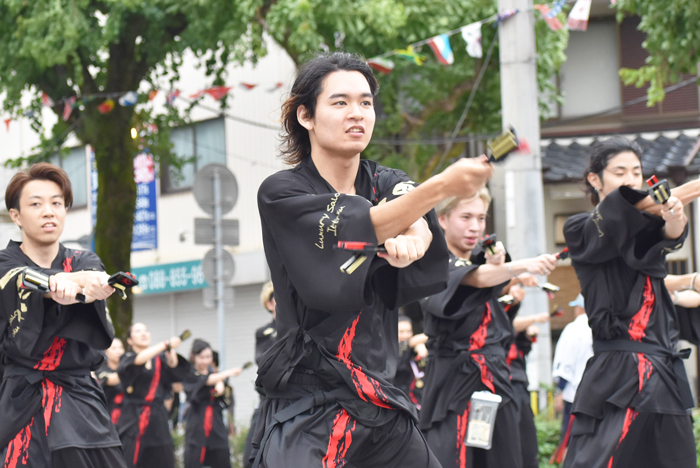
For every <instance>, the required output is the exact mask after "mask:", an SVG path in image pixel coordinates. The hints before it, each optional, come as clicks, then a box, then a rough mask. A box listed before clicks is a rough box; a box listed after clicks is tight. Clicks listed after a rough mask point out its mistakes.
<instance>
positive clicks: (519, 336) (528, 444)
mask: <svg viewBox="0 0 700 468" xmlns="http://www.w3.org/2000/svg"><path fill="white" fill-rule="evenodd" d="M503 308H504V310H505V311H506V313H507V314H508V318H509V320H510V323H511V327H512V324H513V320H514V319H515V317H516V316H517V315H518V310H519V309H520V304H507V305H505V306H504V307H503ZM532 343H533V338H531V337H529V336H528V335H527V332H525V331H521V332H519V333H516V332H515V330H513V334H512V341H511V343H510V346H509V347H508V354H507V355H506V363H507V364H508V368H509V369H510V382H511V385H513V392H514V394H515V399H516V401H517V402H518V406H519V409H520V413H519V416H518V419H519V424H518V427H519V430H520V448H521V450H522V458H523V468H538V467H539V466H540V462H539V455H538V445H537V428H536V427H535V415H534V414H533V412H532V406H531V403H530V391H529V390H528V387H529V386H530V382H529V380H528V378H527V362H526V361H525V357H526V356H527V355H528V354H530V351H531V350H532Z"/></svg>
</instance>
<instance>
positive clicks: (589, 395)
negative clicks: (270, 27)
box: [0, 53, 700, 468]
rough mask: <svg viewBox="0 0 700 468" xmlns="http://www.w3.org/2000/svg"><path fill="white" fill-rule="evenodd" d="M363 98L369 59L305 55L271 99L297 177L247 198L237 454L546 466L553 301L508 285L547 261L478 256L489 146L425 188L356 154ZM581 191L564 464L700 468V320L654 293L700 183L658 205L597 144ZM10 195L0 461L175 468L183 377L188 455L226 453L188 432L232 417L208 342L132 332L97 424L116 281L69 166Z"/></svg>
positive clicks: (17, 186)
mask: <svg viewBox="0 0 700 468" xmlns="http://www.w3.org/2000/svg"><path fill="white" fill-rule="evenodd" d="M377 92H378V83H377V80H376V79H375V77H374V75H373V74H372V71H371V70H370V68H369V67H368V65H367V64H366V63H365V62H364V61H363V60H361V59H359V58H358V57H356V56H353V55H351V54H347V53H332V54H323V55H319V56H317V57H315V58H313V59H312V60H310V61H309V62H307V63H306V64H305V65H303V66H302V67H301V68H300V70H299V73H298V76H297V78H296V80H295V82H294V85H293V87H292V89H291V93H290V97H289V99H288V100H287V101H286V102H285V103H284V105H283V107H282V125H283V132H284V133H283V142H282V155H283V158H284V160H285V161H286V162H287V163H289V164H290V165H292V166H293V168H291V169H289V170H285V171H280V172H278V173H276V174H274V175H272V176H270V177H269V178H267V179H266V180H265V181H264V182H263V184H262V185H261V187H260V189H259V192H258V206H259V211H260V218H261V222H262V233H263V242H264V247H265V254H266V257H267V262H268V265H269V268H270V273H271V278H272V283H273V284H274V293H271V294H270V295H269V296H268V301H269V302H270V304H271V305H272V306H273V310H274V312H275V317H274V326H272V327H266V328H264V329H261V330H259V332H258V333H257V335H259V336H258V337H259V338H260V339H261V340H262V341H264V342H265V343H267V344H268V345H269V346H265V348H267V349H266V350H265V351H264V352H261V353H260V356H259V368H258V377H257V380H256V388H257V390H258V391H259V392H260V394H261V396H262V397H263V398H262V399H261V403H260V406H259V409H258V411H257V412H256V416H255V419H254V424H253V425H252V427H251V431H250V434H249V448H248V451H247V452H249V453H247V454H246V459H247V463H248V464H249V465H251V466H253V467H255V468H258V467H267V468H279V467H323V468H336V467H337V468H340V467H348V468H349V467H362V468H372V467H377V468H379V467H382V468H384V467H416V468H418V467H420V468H423V467H425V468H437V467H441V466H442V467H445V468H447V467H450V468H451V467H457V468H463V467H489V468H492V467H504V466H509V467H516V468H519V467H528V468H529V467H530V466H537V464H535V463H536V457H537V451H536V443H535V444H534V445H533V440H534V441H535V442H536V439H533V437H534V424H533V420H532V413H531V410H530V407H529V397H528V394H527V376H526V374H525V372H524V355H525V354H526V353H527V351H528V349H529V345H530V341H531V337H532V333H531V330H532V325H533V323H534V322H538V321H546V320H547V318H548V314H541V315H537V316H533V317H529V316H528V317H518V316H517V307H518V303H519V301H520V300H522V298H523V296H524V290H523V287H528V286H536V285H537V284H538V282H539V281H541V279H542V277H544V276H546V275H548V274H550V273H551V272H552V271H553V270H554V269H555V268H556V267H557V263H558V258H557V257H556V256H555V255H549V254H544V255H540V256H538V257H535V258H530V259H511V258H510V256H509V255H508V253H507V252H506V250H505V248H504V246H502V245H497V246H496V247H495V248H494V249H493V250H484V249H482V248H481V247H480V246H479V243H478V240H479V238H480V237H481V236H482V235H483V234H484V229H485V219H486V216H487V211H488V208H489V204H490V202H491V198H490V196H489V193H488V191H487V190H486V189H485V185H486V183H487V182H488V180H489V178H490V176H491V174H492V170H493V168H492V166H491V164H490V163H489V161H488V160H487V158H486V157H481V158H474V159H461V160H459V161H457V162H455V163H454V164H452V165H451V166H450V167H448V168H447V169H445V170H444V171H443V172H442V173H440V174H438V175H436V176H434V177H431V178H430V179H428V180H426V181H425V182H424V183H422V184H420V185H419V184H416V183H414V182H413V181H411V180H410V179H409V178H408V177H407V176H406V174H404V173H403V172H401V171H398V170H394V169H390V168H387V167H383V166H380V165H379V164H376V163H374V162H372V161H369V160H366V159H362V158H361V153H362V151H363V150H364V149H365V148H366V147H367V145H368V144H369V142H370V139H371V136H372V131H373V128H374V124H375V110H374V100H375V98H376V95H377ZM514 157H517V156H514ZM586 183H587V186H588V187H589V189H590V194H591V199H592V201H593V204H594V206H595V208H594V210H593V212H592V213H585V214H581V215H577V216H574V217H572V218H570V219H569V221H567V223H566V225H565V228H564V233H565V237H566V242H567V246H568V248H569V253H570V256H571V259H572V264H573V266H574V268H575V270H576V273H577V275H578V278H579V281H580V283H581V288H582V294H583V296H584V297H585V302H586V309H587V313H588V317H589V323H590V326H591V329H592V334H593V339H594V350H595V355H594V357H592V358H591V359H590V361H589V362H588V365H587V368H586V371H585V372H584V375H583V378H582V381H581V383H580V386H579V389H578V392H577V396H576V399H575V401H574V404H573V408H572V417H571V418H570V424H569V431H568V432H569V434H568V439H569V440H568V441H567V447H568V453H567V455H566V458H565V461H564V466H565V467H567V468H572V467H586V468H591V467H593V468H596V467H600V468H607V467H611V468H618V467H628V466H654V467H682V468H685V467H687V468H690V467H691V466H692V467H695V466H696V460H695V441H694V438H693V431H692V421H691V415H690V413H689V409H690V408H692V407H693V406H694V401H693V400H692V397H691V393H690V387H689V384H688V381H687V377H686V376H685V372H684V370H683V365H682V361H681V359H682V358H683V357H684V356H685V353H684V352H676V349H675V348H676V344H677V342H678V340H679V339H680V338H683V339H688V340H690V341H693V342H698V341H699V340H698V338H699V337H700V328H699V324H698V318H697V311H696V310H695V309H694V308H692V307H676V304H674V301H676V302H678V304H677V305H684V304H685V305H686V306H688V303H686V302H682V301H681V300H683V301H685V299H683V297H681V296H682V294H681V293H678V294H675V293H674V296H673V297H672V296H671V294H670V293H669V290H668V288H667V284H666V283H667V282H668V281H667V282H665V281H664V278H665V277H666V270H665V267H664V261H665V256H666V254H667V253H670V252H673V251H674V250H676V249H679V248H680V247H681V246H682V244H683V242H684V240H685V237H686V236H687V233H688V226H687V219H686V217H685V214H684V210H683V206H684V205H687V204H688V203H689V202H690V201H692V200H693V199H695V198H697V197H698V196H700V181H693V182H689V183H687V184H685V185H683V186H681V187H678V188H676V189H674V190H673V192H672V193H671V194H668V195H670V196H668V197H666V199H664V200H662V202H663V203H655V201H654V200H653V199H652V198H651V197H649V196H648V193H647V192H646V191H643V190H642V184H643V179H642V167H641V150H640V149H639V148H638V147H637V146H636V145H635V144H634V143H631V142H629V141H627V140H625V139H622V138H611V139H609V140H607V141H603V142H600V143H598V144H597V145H595V146H594V148H593V150H592V154H591V155H590V161H589V166H588V170H587V172H586ZM5 201H6V204H7V207H8V210H9V212H10V216H11V217H12V219H13V221H14V222H15V223H16V224H17V225H18V226H19V227H20V228H21V230H22V242H21V243H15V242H11V243H10V244H9V245H8V247H7V248H6V249H5V250H3V251H2V252H0V270H1V271H0V294H1V295H2V304H3V307H2V314H3V318H2V322H0V323H1V324H0V346H1V348H0V349H1V350H2V354H3V362H4V364H5V375H4V379H3V382H2V386H1V387H0V415H2V417H3V421H7V423H5V424H2V425H0V447H3V450H4V453H3V456H4V460H5V467H7V468H16V467H24V466H31V467H38V466H42V467H43V466H54V467H63V466H71V467H74V466H75V467H98V466H99V467H124V466H149V467H150V466H152V467H160V466H169V464H170V463H171V462H172V458H171V457H172V445H171V444H172V442H171V441H170V439H169V434H167V437H168V441H167V442H165V435H164V433H163V432H162V431H164V430H166V429H167V421H166V419H167V411H166V409H165V407H164V404H163V400H164V398H165V396H166V391H168V392H169V387H170V384H171V383H172V382H174V381H181V382H184V383H185V390H186V391H187V392H188V398H189V399H190V401H191V402H192V407H191V411H192V414H190V417H191V418H192V420H191V421H194V423H193V427H195V426H196V425H197V424H201V425H202V427H203V428H204V429H205V431H198V430H195V429H193V431H194V432H197V435H196V436H194V435H193V436H192V439H191V440H192V441H193V442H192V443H191V444H190V443H188V447H187V450H186V455H185V458H186V460H193V461H194V463H197V462H198V463H200V465H195V464H193V465H188V466H201V465H203V466H217V465H215V463H216V461H215V460H218V459H219V458H220V457H223V456H224V455H223V452H222V450H224V449H223V439H219V438H216V443H212V444H208V443H206V441H205V442H204V444H203V443H202V440H203V439H202V433H207V432H206V431H207V430H209V431H210V432H209V433H210V434H211V433H214V432H216V431H217V430H218V431H221V430H225V427H223V423H221V424H219V422H214V421H212V420H211V419H210V417H211V415H212V414H220V411H219V409H218V408H219V407H217V406H215V401H216V399H217V398H219V397H220V396H221V382H222V381H223V380H224V379H225V378H226V377H227V376H230V375H235V372H240V369H236V370H231V371H224V372H221V373H218V372H212V369H211V364H210V363H211V348H210V347H208V345H202V347H201V351H198V352H197V355H196V356H195V355H193V357H192V363H190V364H188V363H187V362H185V360H184V359H182V358H181V357H179V356H178V355H177V354H176V352H175V350H176V348H177V347H178V346H179V345H180V339H179V338H178V337H173V338H171V339H170V340H168V341H166V342H163V343H158V344H155V345H153V344H152V343H151V342H150V335H149V333H148V330H147V329H146V327H145V326H144V325H143V324H134V325H133V326H132V327H131V329H130V330H129V336H128V340H127V344H128V345H129V346H130V348H131V350H130V351H129V352H127V353H125V354H124V355H123V356H122V357H121V358H120V359H119V362H118V364H117V366H116V374H117V377H118V379H119V383H120V385H121V388H119V389H116V390H115V391H116V392H117V393H118V394H120V395H122V398H121V399H120V402H121V403H120V406H119V408H111V414H110V410H109V409H108V407H107V405H106V404H105V400H104V393H103V391H102V390H101V388H100V386H99V384H98V383H97V382H96V381H95V379H94V378H92V377H91V375H90V371H91V370H95V369H97V368H98V367H99V366H100V365H102V363H103V360H104V357H103V353H102V351H101V350H104V349H107V348H109V347H110V346H111V345H112V340H113V338H114V328H113V326H112V323H111V319H110V317H109V313H108V311H107V309H106V307H105V301H104V300H105V299H106V298H107V297H108V296H109V295H110V294H112V293H113V292H114V290H113V289H112V287H111V286H109V285H108V284H106V277H107V275H106V273H104V268H103V267H102V264H101V262H100V260H99V258H97V257H96V256H95V254H93V253H91V252H82V251H73V250H70V249H67V248H65V247H63V246H62V245H61V244H60V243H59V242H58V238H59V236H60V234H61V232H62V229H63V224H64V221H65V213H66V210H67V208H68V207H70V204H71V193H70V183H69V182H68V179H67V176H66V175H65V173H64V172H62V171H61V170H60V169H59V168H56V167H54V166H50V165H48V164H37V165H34V166H32V167H30V168H29V170H28V171H23V172H20V173H18V174H17V175H16V176H15V177H14V178H13V179H12V181H11V182H10V184H9V186H8V188H7V191H6V198H5ZM28 267H29V268H32V269H34V270H38V271H40V272H43V273H45V274H46V275H49V277H50V281H49V291H48V292H46V293H40V292H36V291H31V290H27V289H26V288H24V287H23V283H22V275H23V273H24V272H25V271H26V269H27V268H28ZM696 279H697V275H695V276H692V277H691V278H690V280H689V285H690V286H691V287H692V289H695V281H696ZM686 280H687V278H677V279H676V280H675V281H676V282H677V283H678V284H681V283H682V282H683V281H686ZM677 289H681V287H678V288H677ZM80 294H82V295H83V296H84V297H82V298H81V299H83V300H82V301H79V300H78V298H79V295H80ZM273 300H274V302H273ZM415 302H418V303H419V304H420V307H421V310H422V313H423V326H424V332H425V336H426V338H425V339H423V340H422V343H416V342H414V343H412V346H411V348H412V349H413V350H414V352H415V353H416V354H415V356H414V357H413V358H411V359H410V361H412V362H414V363H418V362H419V361H420V366H416V369H415V370H413V368H412V372H414V377H417V378H414V379H413V380H412V381H411V379H410V378H409V379H408V380H409V384H408V389H406V388H405V380H406V379H404V383H403V384H402V383H401V382H400V381H397V380H395V379H396V378H397V369H398V368H399V345H398V340H397V336H398V332H399V323H400V322H399V312H398V311H399V308H400V307H402V306H404V305H407V304H409V303H415ZM698 305H700V304H698ZM695 307H697V305H696V306H695ZM401 322H405V320H404V319H402V320H401ZM404 326H405V325H404ZM518 332H520V333H518ZM267 338H270V339H269V340H267ZM197 349H200V348H197ZM194 351H196V349H195V348H194V346H193V352H194ZM202 354H204V355H202ZM426 356H427V358H426ZM424 359H425V360H424ZM192 364H193V365H194V367H195V371H192V370H191V369H189V368H190V366H191V365H192ZM409 364H410V363H409ZM108 367H109V370H104V367H103V371H102V372H100V371H99V370H98V377H100V378H101V379H104V381H105V382H107V383H108V381H109V379H110V378H112V375H113V374H114V372H115V369H114V361H112V364H111V366H110V365H109V363H108ZM187 372H190V374H191V375H189V376H188V375H184V374H185V373H187ZM418 376H420V377H419V378H418ZM399 377H400V376H399ZM418 381H420V384H419V383H418ZM411 384H413V388H411ZM399 386H402V387H403V388H399ZM406 390H408V391H406ZM115 401H116V399H115ZM417 402H419V404H420V412H418V410H417V406H416V403H417ZM195 414H196V415H195ZM115 420H116V426H115V423H114V422H113V421H115ZM207 421H208V422H207ZM164 422H165V424H164ZM207 428H208V429H207ZM216 428H218V429H216ZM187 431H188V432H189V431H190V426H189V422H188V428H187ZM219 442H220V443H221V445H219ZM533 447H534V448H533ZM533 450H534V451H533ZM166 463H167V464H166ZM187 463H191V462H187Z"/></svg>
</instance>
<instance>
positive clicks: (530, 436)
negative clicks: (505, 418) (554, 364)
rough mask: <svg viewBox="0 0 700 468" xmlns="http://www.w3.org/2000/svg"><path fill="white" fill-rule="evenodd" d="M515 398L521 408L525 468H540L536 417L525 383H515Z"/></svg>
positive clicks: (521, 437)
mask: <svg viewBox="0 0 700 468" xmlns="http://www.w3.org/2000/svg"><path fill="white" fill-rule="evenodd" d="M513 389H514V390H515V398H516V399H517V400H518V404H519V406H520V414H519V418H520V424H519V425H518V427H519V428H520V448H521V449H522V457H523V468H539V466H540V460H539V455H538V453H537V450H538V447H537V428H536V427H535V415H534V414H533V413H532V406H530V392H529V391H528V390H527V385H526V384H525V383H524V382H513Z"/></svg>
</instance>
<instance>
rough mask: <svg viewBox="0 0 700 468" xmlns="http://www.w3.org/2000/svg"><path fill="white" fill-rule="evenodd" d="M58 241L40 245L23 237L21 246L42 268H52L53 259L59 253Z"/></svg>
mask: <svg viewBox="0 0 700 468" xmlns="http://www.w3.org/2000/svg"><path fill="white" fill-rule="evenodd" d="M58 246H59V244H58V242H56V243H54V244H50V245H40V244H37V243H35V242H33V241H31V240H27V239H24V238H22V244H21V245H20V246H19V248H20V249H22V252H24V254H25V255H26V256H27V257H29V258H30V259H31V260H32V261H33V262H34V263H36V264H37V265H38V266H40V267H41V268H51V264H52V263H53V260H54V259H55V258H56V255H58Z"/></svg>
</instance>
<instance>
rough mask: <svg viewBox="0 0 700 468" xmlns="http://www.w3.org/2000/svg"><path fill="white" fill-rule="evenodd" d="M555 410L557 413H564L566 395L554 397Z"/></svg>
mask: <svg viewBox="0 0 700 468" xmlns="http://www.w3.org/2000/svg"><path fill="white" fill-rule="evenodd" d="M554 409H555V410H556V411H557V413H561V412H563V411H564V395H562V394H561V393H560V394H559V395H554Z"/></svg>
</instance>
